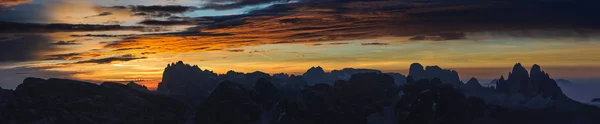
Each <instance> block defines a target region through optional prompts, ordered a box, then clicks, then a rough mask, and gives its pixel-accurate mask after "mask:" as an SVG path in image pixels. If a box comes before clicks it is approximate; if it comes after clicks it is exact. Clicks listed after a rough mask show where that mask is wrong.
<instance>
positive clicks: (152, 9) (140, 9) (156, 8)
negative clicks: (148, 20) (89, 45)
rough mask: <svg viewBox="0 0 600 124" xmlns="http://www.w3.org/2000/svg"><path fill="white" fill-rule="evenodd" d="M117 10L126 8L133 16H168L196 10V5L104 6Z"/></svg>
mask: <svg viewBox="0 0 600 124" xmlns="http://www.w3.org/2000/svg"><path fill="white" fill-rule="evenodd" d="M104 8H111V9H117V10H125V9H127V10H128V11H130V12H131V13H132V15H134V16H150V17H170V16H172V15H173V14H182V13H186V12H191V11H194V10H198V8H197V7H193V6H181V5H152V6H144V5H130V6H112V7H104Z"/></svg>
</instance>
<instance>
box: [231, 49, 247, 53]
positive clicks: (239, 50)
mask: <svg viewBox="0 0 600 124" xmlns="http://www.w3.org/2000/svg"><path fill="white" fill-rule="evenodd" d="M227 51H229V52H244V51H245V50H244V49H230V50H227Z"/></svg>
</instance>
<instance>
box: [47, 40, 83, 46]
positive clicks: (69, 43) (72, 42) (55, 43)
mask: <svg viewBox="0 0 600 124" xmlns="http://www.w3.org/2000/svg"><path fill="white" fill-rule="evenodd" d="M51 44H52V45H79V44H81V43H79V42H77V40H70V41H58V42H54V43H51Z"/></svg>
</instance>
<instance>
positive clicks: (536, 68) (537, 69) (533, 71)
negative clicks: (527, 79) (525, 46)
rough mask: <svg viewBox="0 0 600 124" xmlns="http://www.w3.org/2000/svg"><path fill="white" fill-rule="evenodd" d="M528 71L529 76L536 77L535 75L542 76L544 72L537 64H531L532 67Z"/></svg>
mask: <svg viewBox="0 0 600 124" xmlns="http://www.w3.org/2000/svg"><path fill="white" fill-rule="evenodd" d="M529 71H530V75H531V76H533V75H536V74H544V72H543V71H542V68H541V67H540V66H539V65H537V64H533V66H532V67H531V70H529Z"/></svg>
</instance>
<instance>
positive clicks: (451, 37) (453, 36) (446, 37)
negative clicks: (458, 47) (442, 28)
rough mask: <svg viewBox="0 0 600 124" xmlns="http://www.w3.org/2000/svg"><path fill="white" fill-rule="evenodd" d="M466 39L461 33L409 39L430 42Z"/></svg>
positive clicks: (420, 36)
mask: <svg viewBox="0 0 600 124" xmlns="http://www.w3.org/2000/svg"><path fill="white" fill-rule="evenodd" d="M461 39H467V37H466V34H465V33H463V32H446V33H437V34H432V35H419V36H414V37H412V38H410V40H431V41H444V40H461Z"/></svg>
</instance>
